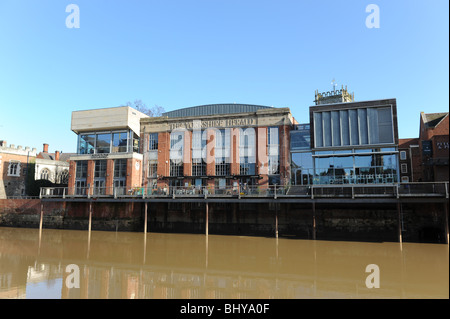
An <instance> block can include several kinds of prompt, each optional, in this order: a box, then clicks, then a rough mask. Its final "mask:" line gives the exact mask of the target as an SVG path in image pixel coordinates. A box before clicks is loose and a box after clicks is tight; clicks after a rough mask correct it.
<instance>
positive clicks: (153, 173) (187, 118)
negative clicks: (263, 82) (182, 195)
mask: <svg viewBox="0 0 450 319" xmlns="http://www.w3.org/2000/svg"><path fill="white" fill-rule="evenodd" d="M294 123H295V120H294V119H293V117H292V115H291V113H290V110H289V109H288V108H274V107H268V106H260V105H247V104H213V105H202V106H196V107H190V108H184V109H180V110H176V111H172V112H166V113H164V114H163V116H162V117H157V118H149V117H148V118H143V119H141V135H142V139H141V150H142V151H143V160H144V171H143V172H144V175H143V179H144V186H146V187H148V188H152V189H154V190H157V189H167V188H168V187H177V186H196V187H201V186H209V187H214V188H216V189H217V188H218V189H221V188H222V189H227V188H230V187H237V186H244V187H245V186H259V187H267V186H268V185H275V184H277V185H287V184H288V183H289V181H290V152H289V145H290V142H289V140H290V134H289V132H290V130H291V129H292V127H293V124H294Z"/></svg>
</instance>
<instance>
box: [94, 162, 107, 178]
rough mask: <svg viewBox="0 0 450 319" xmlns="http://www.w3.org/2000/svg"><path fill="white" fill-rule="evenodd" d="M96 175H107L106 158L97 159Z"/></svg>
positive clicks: (99, 176) (102, 176) (100, 176)
mask: <svg viewBox="0 0 450 319" xmlns="http://www.w3.org/2000/svg"><path fill="white" fill-rule="evenodd" d="M94 177H96V178H104V177H106V160H98V161H95V169H94Z"/></svg>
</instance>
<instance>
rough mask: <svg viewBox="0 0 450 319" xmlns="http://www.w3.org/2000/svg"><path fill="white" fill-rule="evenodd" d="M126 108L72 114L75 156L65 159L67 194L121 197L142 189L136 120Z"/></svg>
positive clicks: (135, 113)
mask: <svg viewBox="0 0 450 319" xmlns="http://www.w3.org/2000/svg"><path fill="white" fill-rule="evenodd" d="M144 117H148V116H147V115H145V114H143V113H141V112H139V111H137V110H135V109H133V108H131V107H128V106H122V107H114V108H105V109H94V110H86V111H75V112H72V121H71V129H72V131H73V132H75V133H76V134H77V135H78V144H77V154H75V155H72V156H70V159H69V164H70V168H69V178H68V182H69V184H68V185H69V188H68V192H69V194H78V195H83V194H86V191H87V189H89V190H90V194H94V195H112V194H113V193H114V192H117V193H123V192H124V191H125V190H126V189H131V188H133V187H134V188H138V187H141V186H142V154H141V153H140V152H139V138H140V122H139V121H140V119H141V118H144Z"/></svg>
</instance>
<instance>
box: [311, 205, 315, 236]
mask: <svg viewBox="0 0 450 319" xmlns="http://www.w3.org/2000/svg"><path fill="white" fill-rule="evenodd" d="M312 213H313V240H316V203H315V202H312Z"/></svg>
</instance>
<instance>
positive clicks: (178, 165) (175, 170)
mask: <svg viewBox="0 0 450 319" xmlns="http://www.w3.org/2000/svg"><path fill="white" fill-rule="evenodd" d="M170 176H173V177H177V176H183V162H181V161H180V162H178V161H173V160H170Z"/></svg>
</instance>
